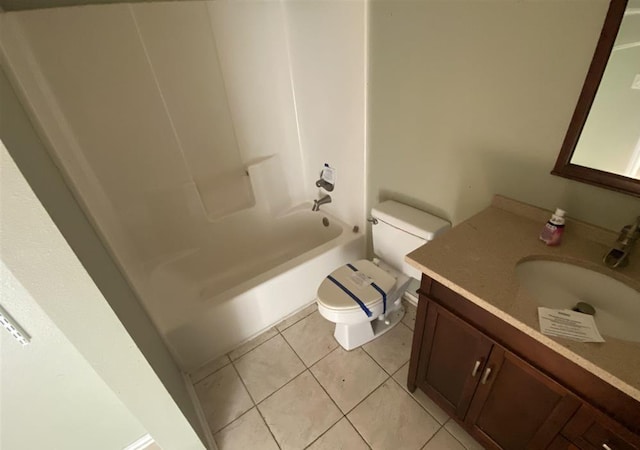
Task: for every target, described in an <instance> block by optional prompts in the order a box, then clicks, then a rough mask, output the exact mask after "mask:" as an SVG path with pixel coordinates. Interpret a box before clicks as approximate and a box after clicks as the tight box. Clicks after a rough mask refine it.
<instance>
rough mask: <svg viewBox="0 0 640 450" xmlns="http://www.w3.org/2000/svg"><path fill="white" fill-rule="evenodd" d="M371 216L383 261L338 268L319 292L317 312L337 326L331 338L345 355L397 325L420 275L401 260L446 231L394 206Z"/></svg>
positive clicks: (380, 208) (445, 226)
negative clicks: (407, 295) (404, 300)
mask: <svg viewBox="0 0 640 450" xmlns="http://www.w3.org/2000/svg"><path fill="white" fill-rule="evenodd" d="M371 213H372V216H373V223H374V225H373V228H372V233H373V243H374V252H376V254H379V255H380V256H383V255H384V258H385V259H378V258H374V259H373V261H369V260H366V259H362V260H358V261H354V262H352V263H349V264H346V265H344V266H341V267H338V268H337V269H335V270H334V271H333V272H331V273H330V274H329V275H327V277H326V278H325V279H324V280H323V281H322V282H321V284H320V286H319V287H318V294H317V303H318V312H319V313H320V315H322V317H324V318H325V319H327V320H329V321H331V322H333V323H335V324H336V327H335V332H334V336H335V338H336V340H337V341H338V343H339V344H340V345H341V346H342V347H343V348H345V349H346V350H352V349H354V348H357V347H360V346H361V345H363V344H366V343H367V342H369V341H371V340H373V339H375V338H377V337H379V336H381V335H383V334H384V333H386V332H387V331H389V330H390V329H392V328H393V327H394V326H395V325H397V323H398V322H400V321H401V320H402V317H403V316H404V308H403V307H402V301H401V300H402V296H403V294H404V293H405V292H406V290H407V287H408V286H409V284H410V283H411V281H412V280H413V279H414V278H419V276H420V273H419V272H418V271H417V270H415V269H413V268H412V267H410V266H408V265H407V264H406V263H404V256H405V255H406V254H407V253H409V252H411V251H412V250H415V249H416V248H418V247H420V246H421V245H423V244H425V243H426V242H428V241H429V240H431V239H433V238H434V237H435V236H436V235H439V234H441V233H442V232H444V231H445V230H447V229H448V228H450V227H451V225H450V224H449V222H447V221H445V220H443V219H440V218H438V217H435V216H432V215H431V214H428V213H426V212H424V211H420V210H417V209H415V208H412V207H410V206H407V205H403V204H401V203H398V202H395V201H386V202H383V203H381V204H380V205H378V206H376V207H375V208H373V209H372V211H371Z"/></svg>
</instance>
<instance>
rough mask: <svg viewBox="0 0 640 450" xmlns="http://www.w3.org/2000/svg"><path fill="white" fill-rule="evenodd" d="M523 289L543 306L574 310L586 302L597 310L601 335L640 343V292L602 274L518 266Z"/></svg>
mask: <svg viewBox="0 0 640 450" xmlns="http://www.w3.org/2000/svg"><path fill="white" fill-rule="evenodd" d="M516 275H517V277H518V280H519V281H520V285H521V286H522V287H523V288H524V289H525V290H526V292H527V293H528V294H530V295H531V296H532V297H533V298H534V299H536V301H537V302H538V304H539V305H540V306H545V307H547V308H562V309H573V308H574V307H575V305H576V304H577V303H578V302H585V303H588V304H589V305H591V306H593V307H594V308H595V310H596V313H595V316H594V319H595V321H596V325H597V326H598V330H600V334H602V335H606V336H611V337H614V338H618V339H623V340H625V341H634V342H640V292H638V291H636V290H635V289H633V288H631V287H629V286H627V285H626V284H624V283H622V282H620V281H618V280H616V279H613V278H611V277H608V276H606V275H604V274H602V273H599V272H595V271H593V270H589V269H585V268H583V267H579V266H574V265H573V264H566V263H561V262H556V261H543V260H535V261H524V262H521V263H519V264H518V265H517V266H516Z"/></svg>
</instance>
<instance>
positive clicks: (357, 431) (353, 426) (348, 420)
mask: <svg viewBox="0 0 640 450" xmlns="http://www.w3.org/2000/svg"><path fill="white" fill-rule="evenodd" d="M376 389H377V388H376ZM352 411H353V410H352ZM344 418H345V419H347V422H349V425H351V427H352V428H353V429H354V430H356V433H358V436H360V439H362V442H364V443H365V445H366V446H367V447H369V448H370V449H371V445H369V442H368V441H367V440H366V439H365V438H364V436H363V435H362V433H360V430H358V429H357V428H356V426H355V425H354V424H353V422H351V419H349V418H348V417H347V416H346V415H345V416H344Z"/></svg>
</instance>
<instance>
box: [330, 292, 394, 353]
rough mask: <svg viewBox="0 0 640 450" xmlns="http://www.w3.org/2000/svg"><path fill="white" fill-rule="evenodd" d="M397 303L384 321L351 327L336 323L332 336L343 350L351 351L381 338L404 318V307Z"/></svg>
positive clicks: (374, 321)
mask: <svg viewBox="0 0 640 450" xmlns="http://www.w3.org/2000/svg"><path fill="white" fill-rule="evenodd" d="M398 303H399V305H398V307H397V308H396V309H395V310H394V311H391V312H389V313H388V314H387V315H386V317H385V319H384V320H380V319H374V320H372V321H371V322H363V323H357V324H351V325H346V324H343V323H337V324H336V329H335V331H334V333H333V336H334V337H335V338H336V341H338V344H340V345H341V346H342V347H343V348H344V349H345V350H353V349H354V348H358V347H360V346H361V345H364V344H366V343H367V342H369V341H372V340H373V339H375V338H377V337H380V336H382V335H383V334H384V333H386V332H387V331H389V330H390V329H392V328H393V327H394V326H396V325H397V324H398V322H400V321H401V320H402V318H403V317H404V307H403V306H402V304H401V303H400V302H398Z"/></svg>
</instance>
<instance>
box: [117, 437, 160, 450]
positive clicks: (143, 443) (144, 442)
mask: <svg viewBox="0 0 640 450" xmlns="http://www.w3.org/2000/svg"><path fill="white" fill-rule="evenodd" d="M154 442H155V441H154V440H153V438H152V437H151V436H150V435H149V434H145V435H144V436H142V437H141V438H140V439H138V440H136V441H135V442H132V443H131V444H129V445H127V446H126V447H125V448H124V450H144V449H145V448H147V447H149V446H150V445H151V444H153V443H154Z"/></svg>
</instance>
